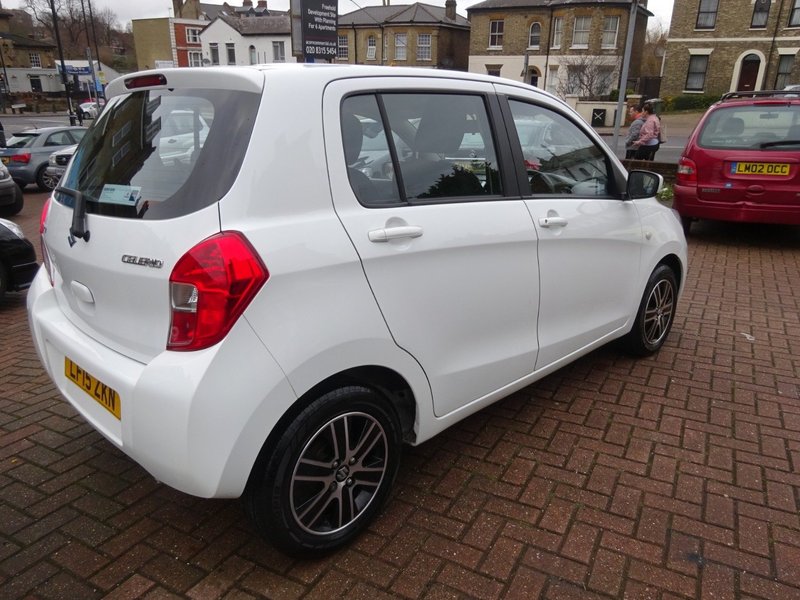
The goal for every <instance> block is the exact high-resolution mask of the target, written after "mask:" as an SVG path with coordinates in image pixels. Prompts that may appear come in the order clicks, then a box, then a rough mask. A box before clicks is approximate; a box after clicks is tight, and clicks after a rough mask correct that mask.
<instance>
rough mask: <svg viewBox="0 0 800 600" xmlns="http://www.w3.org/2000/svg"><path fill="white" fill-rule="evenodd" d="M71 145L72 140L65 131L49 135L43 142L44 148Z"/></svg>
mask: <svg viewBox="0 0 800 600" xmlns="http://www.w3.org/2000/svg"><path fill="white" fill-rule="evenodd" d="M71 143H72V140H71V139H70V137H69V134H68V133H67V132H66V131H59V132H58V133H53V134H51V135H50V136H49V137H48V138H47V141H46V142H45V144H44V145H45V146H68V145H69V144H71Z"/></svg>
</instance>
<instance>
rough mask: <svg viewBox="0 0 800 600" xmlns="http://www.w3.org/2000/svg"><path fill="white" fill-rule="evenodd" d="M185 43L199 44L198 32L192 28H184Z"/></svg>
mask: <svg viewBox="0 0 800 600" xmlns="http://www.w3.org/2000/svg"><path fill="white" fill-rule="evenodd" d="M186 43H187V44H199V43H200V30H199V29H194V28H193V27H187V28H186Z"/></svg>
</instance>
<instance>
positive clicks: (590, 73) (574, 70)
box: [555, 54, 619, 98]
mask: <svg viewBox="0 0 800 600" xmlns="http://www.w3.org/2000/svg"><path fill="white" fill-rule="evenodd" d="M561 64H562V66H564V67H566V71H567V73H566V74H567V76H566V78H564V77H563V76H562V74H561V71H559V80H558V83H557V84H556V88H555V89H556V93H557V94H558V95H559V96H561V97H562V98H564V97H566V96H568V95H576V96H580V97H581V98H598V97H600V96H607V95H608V94H609V93H610V92H611V90H612V88H614V86H615V85H616V82H617V79H618V78H619V71H618V70H617V61H616V58H615V57H606V56H597V55H593V54H574V55H571V56H565V57H563V58H562V60H561Z"/></svg>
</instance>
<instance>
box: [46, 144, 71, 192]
mask: <svg viewBox="0 0 800 600" xmlns="http://www.w3.org/2000/svg"><path fill="white" fill-rule="evenodd" d="M77 147H78V145H77V144H75V145H73V146H67V147H66V148H64V149H62V150H56V151H55V152H53V153H52V154H51V155H50V158H49V159H48V161H47V169H45V172H44V183H45V185H46V186H47V188H48V189H51V190H52V189H55V187H56V186H57V185H58V182H59V181H61V176H62V175H63V174H64V171H66V170H67V165H68V164H69V161H70V159H71V158H72V155H73V154H75V149H76V148H77Z"/></svg>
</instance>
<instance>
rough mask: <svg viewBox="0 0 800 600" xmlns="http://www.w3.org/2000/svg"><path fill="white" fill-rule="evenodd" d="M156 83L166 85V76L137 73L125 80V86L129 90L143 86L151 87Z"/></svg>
mask: <svg viewBox="0 0 800 600" xmlns="http://www.w3.org/2000/svg"><path fill="white" fill-rule="evenodd" d="M156 85H167V78H166V77H164V76H163V75H161V74H156V75H139V76H138V77H131V78H130V79H126V80H125V87H126V88H128V89H129V90H133V89H136V88H143V87H153V86H156Z"/></svg>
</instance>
